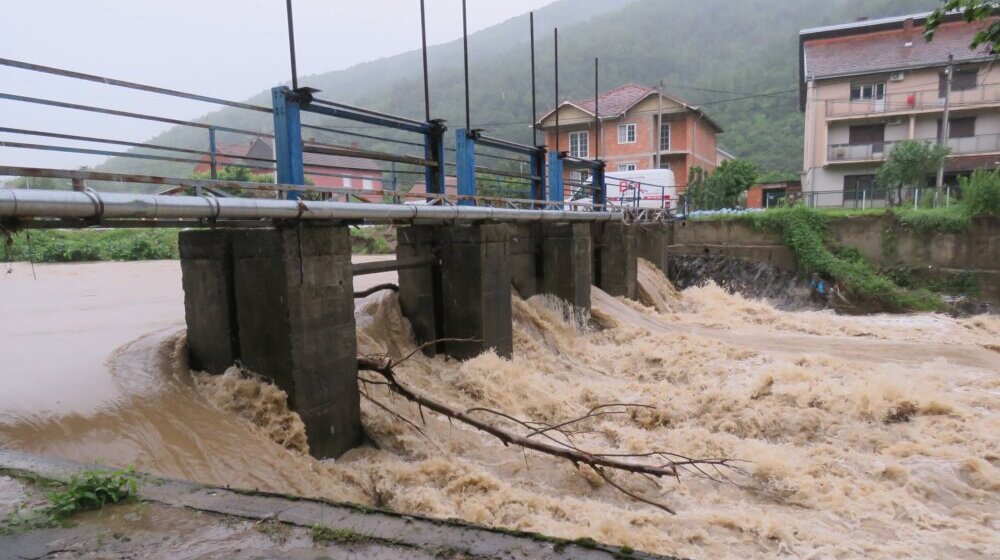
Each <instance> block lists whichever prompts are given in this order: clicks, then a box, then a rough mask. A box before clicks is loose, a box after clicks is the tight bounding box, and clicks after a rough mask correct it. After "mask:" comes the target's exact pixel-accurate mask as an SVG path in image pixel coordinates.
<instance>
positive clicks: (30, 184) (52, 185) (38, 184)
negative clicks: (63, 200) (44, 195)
mask: <svg viewBox="0 0 1000 560" xmlns="http://www.w3.org/2000/svg"><path fill="white" fill-rule="evenodd" d="M3 186H4V188H8V189H37V190H49V191H65V190H69V189H71V188H73V187H72V186H70V182H69V181H68V180H64V179H53V178H52V177H18V178H16V179H11V180H10V181H7V182H6V183H4V185H3Z"/></svg>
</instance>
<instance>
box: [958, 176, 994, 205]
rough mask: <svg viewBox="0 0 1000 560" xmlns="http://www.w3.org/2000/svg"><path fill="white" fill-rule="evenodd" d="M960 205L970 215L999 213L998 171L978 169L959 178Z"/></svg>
mask: <svg viewBox="0 0 1000 560" xmlns="http://www.w3.org/2000/svg"><path fill="white" fill-rule="evenodd" d="M960 184H961V188H962V206H963V207H964V208H965V211H966V213H967V214H968V215H970V216H978V215H983V214H992V215H1000V171H987V170H985V169H978V170H976V171H974V172H973V173H972V175H971V176H970V177H968V178H965V177H963V178H961V179H960Z"/></svg>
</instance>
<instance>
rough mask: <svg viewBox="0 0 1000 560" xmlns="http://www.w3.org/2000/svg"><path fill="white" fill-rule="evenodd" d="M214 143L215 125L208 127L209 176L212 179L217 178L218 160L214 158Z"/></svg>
mask: <svg viewBox="0 0 1000 560" xmlns="http://www.w3.org/2000/svg"><path fill="white" fill-rule="evenodd" d="M216 149H217V148H216V144H215V127H214V126H212V127H209V129H208V157H209V162H210V165H211V167H210V170H211V177H212V178H213V179H218V178H219V162H218V159H217V158H216V155H215V154H216Z"/></svg>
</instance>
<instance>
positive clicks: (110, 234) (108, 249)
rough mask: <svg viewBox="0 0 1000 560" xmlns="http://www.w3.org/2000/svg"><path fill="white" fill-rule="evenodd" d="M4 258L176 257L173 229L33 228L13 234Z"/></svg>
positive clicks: (85, 259) (46, 260) (174, 232)
mask: <svg viewBox="0 0 1000 560" xmlns="http://www.w3.org/2000/svg"><path fill="white" fill-rule="evenodd" d="M3 256H4V257H5V259H6V260H14V261H27V260H33V261H34V262H43V263H51V262H83V261H141V260H157V259H176V258H178V256H179V255H178V252H177V231H176V230H173V229H118V230H36V231H30V232H28V231H23V232H20V233H18V234H16V235H14V236H13V243H12V244H11V245H10V246H9V254H7V253H6V252H5V253H3Z"/></svg>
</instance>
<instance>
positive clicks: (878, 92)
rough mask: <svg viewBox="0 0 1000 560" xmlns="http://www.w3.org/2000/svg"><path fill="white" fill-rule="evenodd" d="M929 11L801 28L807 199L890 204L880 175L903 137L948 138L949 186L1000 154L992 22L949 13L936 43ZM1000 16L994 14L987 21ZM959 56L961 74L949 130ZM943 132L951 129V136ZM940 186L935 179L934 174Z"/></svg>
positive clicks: (999, 83) (999, 86) (999, 88)
mask: <svg viewBox="0 0 1000 560" xmlns="http://www.w3.org/2000/svg"><path fill="white" fill-rule="evenodd" d="M928 15H930V14H929V13H923V14H915V15H908V16H899V17H892V18H885V19H878V20H862V21H856V22H852V23H848V24H843V25H833V26H828V27H819V28H814V29H806V30H803V31H801V32H800V34H799V61H800V64H799V76H800V105H801V109H802V111H803V112H804V113H805V153H804V170H803V174H802V191H803V197H804V198H805V200H806V202H807V203H808V204H810V205H815V206H848V207H860V206H862V205H865V206H872V205H875V206H883V205H885V203H886V193H885V191H883V190H881V189H878V188H876V185H875V172H876V171H877V169H878V168H879V166H880V165H882V163H883V162H884V161H885V160H886V158H888V157H889V154H891V153H892V150H893V148H894V147H895V146H896V145H898V144H899V143H900V142H901V141H903V140H919V141H923V142H927V143H938V142H942V143H946V144H947V146H948V147H950V148H951V156H949V157H948V159H947V160H946V162H945V183H946V184H955V182H956V176H957V175H959V174H967V173H969V172H971V171H972V170H974V169H978V168H989V169H994V168H996V165H997V160H998V159H1000V68H997V67H995V65H994V57H993V56H991V55H990V54H989V52H988V51H987V50H986V48H985V47H984V48H983V49H980V50H971V49H970V48H969V45H970V44H971V43H972V40H973V37H974V36H975V34H976V33H977V32H978V31H980V30H981V29H982V27H983V25H984V24H979V23H966V22H965V21H964V20H963V19H962V18H961V15H960V14H951V15H949V16H948V17H947V18H946V20H945V22H944V23H943V24H942V25H941V27H940V28H939V29H938V31H937V33H936V34H935V36H934V40H933V41H932V42H927V41H924V38H923V27H924V23H925V22H926V20H927V16H928ZM994 21H996V18H993V19H991V20H990V21H989V22H987V23H986V24H985V25H988V24H989V23H992V22H994ZM949 56H951V57H953V62H954V74H953V76H952V84H951V94H950V95H949V96H947V106H948V108H949V114H950V116H949V119H948V126H947V127H942V119H943V117H944V110H945V105H946V100H945V97H946V95H945V91H946V88H947V81H948V76H947V73H946V70H947V68H948V65H949ZM942 128H944V130H947V136H948V137H947V138H939V136H941V135H943V133H942ZM928 184H929V185H933V184H934V181H933V178H930V177H929V178H928Z"/></svg>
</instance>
